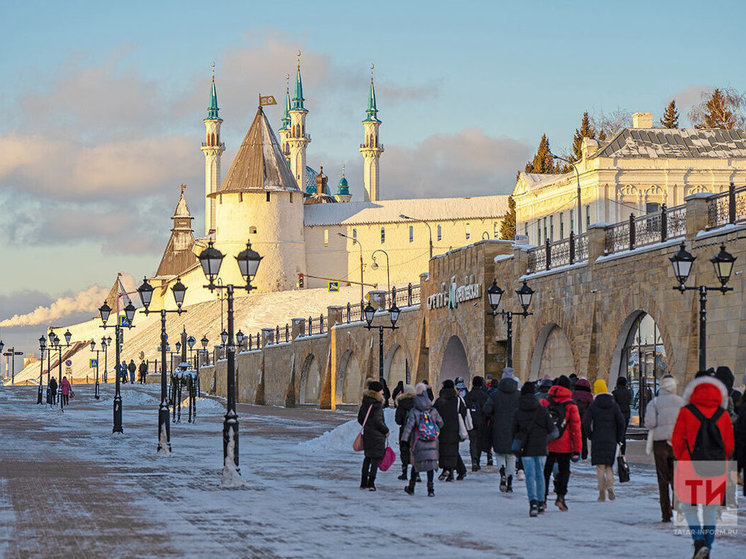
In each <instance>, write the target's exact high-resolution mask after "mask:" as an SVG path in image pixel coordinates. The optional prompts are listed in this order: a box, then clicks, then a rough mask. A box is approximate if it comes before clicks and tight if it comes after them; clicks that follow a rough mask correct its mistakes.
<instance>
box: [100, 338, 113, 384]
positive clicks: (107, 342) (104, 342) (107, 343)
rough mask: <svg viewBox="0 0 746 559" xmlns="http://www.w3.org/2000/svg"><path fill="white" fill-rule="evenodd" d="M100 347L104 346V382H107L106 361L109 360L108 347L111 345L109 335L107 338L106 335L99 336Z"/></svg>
mask: <svg viewBox="0 0 746 559" xmlns="http://www.w3.org/2000/svg"><path fill="white" fill-rule="evenodd" d="M101 347H103V348H104V384H106V383H107V382H109V371H108V368H107V367H108V362H109V348H110V347H111V336H109V337H108V338H107V337H106V336H101Z"/></svg>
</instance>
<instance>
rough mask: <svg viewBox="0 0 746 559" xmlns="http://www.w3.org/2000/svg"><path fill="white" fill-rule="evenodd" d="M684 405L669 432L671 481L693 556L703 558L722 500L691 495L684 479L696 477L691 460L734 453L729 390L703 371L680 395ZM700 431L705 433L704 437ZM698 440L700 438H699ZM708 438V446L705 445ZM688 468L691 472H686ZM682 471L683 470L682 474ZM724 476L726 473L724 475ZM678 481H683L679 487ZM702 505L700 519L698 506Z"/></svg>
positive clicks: (713, 457)
mask: <svg viewBox="0 0 746 559" xmlns="http://www.w3.org/2000/svg"><path fill="white" fill-rule="evenodd" d="M683 399H684V406H683V407H682V408H681V411H680V412H679V415H678V417H677V418H676V424H675V425H674V428H673V434H672V435H671V444H672V446H673V453H674V456H675V457H676V460H677V461H678V462H679V463H678V465H677V468H681V469H682V470H681V472H679V473H681V475H679V474H678V473H677V476H676V478H677V479H676V480H674V484H675V485H674V489H675V491H676V497H677V498H678V499H679V501H680V502H681V503H682V508H683V509H684V516H685V517H686V520H687V524H688V525H689V529H690V531H691V534H692V539H693V540H694V558H695V559H704V558H707V557H709V556H710V550H711V549H712V545H713V542H714V540H715V526H716V520H717V514H718V507H719V505H721V504H722V501H718V502H708V498H707V497H706V496H702V495H694V494H693V493H694V491H693V490H691V487H689V488H687V487H686V486H685V485H686V480H687V479H691V478H692V477H694V476H695V472H696V470H695V468H694V466H692V464H691V462H692V461H694V460H702V459H705V460H709V461H715V460H722V461H725V460H727V459H729V458H730V457H731V455H732V454H733V447H734V440H733V426H732V425H731V421H730V417H729V416H728V412H727V409H728V391H727V390H726V388H725V385H723V383H722V382H720V381H719V380H718V379H716V378H714V377H711V376H708V375H707V374H706V373H703V376H699V377H697V378H695V379H694V380H693V381H691V382H690V383H689V385H688V386H687V387H686V390H684V394H683ZM703 433H707V435H706V436H704V435H703ZM698 439H699V440H698ZM704 441H707V446H706V447H705V446H704V444H705V443H704ZM687 471H691V475H686V473H685V472H687ZM682 472H683V473H682ZM723 475H725V474H723ZM679 480H683V484H682V486H681V487H679ZM700 506H701V507H702V522H700V520H699V513H698V510H697V509H698V508H699V507H700Z"/></svg>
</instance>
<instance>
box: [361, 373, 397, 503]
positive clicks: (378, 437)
mask: <svg viewBox="0 0 746 559" xmlns="http://www.w3.org/2000/svg"><path fill="white" fill-rule="evenodd" d="M357 422H358V423H359V424H360V425H362V427H363V451H364V453H365V459H364V460H363V471H362V477H361V479H360V489H367V490H369V491H375V490H376V474H377V473H378V464H379V463H380V462H381V459H382V458H383V455H384V453H385V452H386V439H387V438H388V436H389V428H388V427H386V421H385V420H384V418H383V385H382V384H381V383H380V382H378V381H377V380H374V381H372V382H371V383H370V384H369V385H368V389H367V390H365V392H363V401H362V402H361V404H360V409H359V410H358V412H357Z"/></svg>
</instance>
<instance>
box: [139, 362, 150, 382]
mask: <svg viewBox="0 0 746 559" xmlns="http://www.w3.org/2000/svg"><path fill="white" fill-rule="evenodd" d="M139 372H140V384H145V377H147V376H148V362H147V361H140V367H139Z"/></svg>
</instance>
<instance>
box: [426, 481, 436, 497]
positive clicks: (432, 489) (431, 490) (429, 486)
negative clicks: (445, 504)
mask: <svg viewBox="0 0 746 559" xmlns="http://www.w3.org/2000/svg"><path fill="white" fill-rule="evenodd" d="M427 496H428V497H435V483H433V482H432V481H428V482H427Z"/></svg>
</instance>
